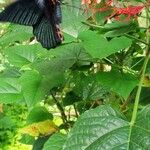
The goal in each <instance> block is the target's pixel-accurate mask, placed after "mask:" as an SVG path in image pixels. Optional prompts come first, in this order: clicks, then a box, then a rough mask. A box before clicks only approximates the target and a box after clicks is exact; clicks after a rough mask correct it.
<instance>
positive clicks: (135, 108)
mask: <svg viewBox="0 0 150 150" xmlns="http://www.w3.org/2000/svg"><path fill="white" fill-rule="evenodd" d="M149 54H150V47H149V46H148V52H147V54H146V57H145V61H144V63H143V70H142V74H141V79H140V82H139V86H138V90H137V94H136V97H135V103H134V108H133V114H132V119H131V126H133V125H134V123H135V121H136V116H137V111H138V104H139V100H140V95H141V90H142V82H143V80H144V75H145V71H146V68H147V64H148V61H149V58H150V55H149Z"/></svg>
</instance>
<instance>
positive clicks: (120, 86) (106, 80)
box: [96, 71, 138, 99]
mask: <svg viewBox="0 0 150 150" xmlns="http://www.w3.org/2000/svg"><path fill="white" fill-rule="evenodd" d="M96 76H97V81H98V82H99V83H101V84H102V85H104V86H106V87H109V88H110V89H111V90H112V91H114V92H116V93H118V94H119V95H120V96H122V97H123V98H125V99H126V98H127V97H128V96H129V94H130V92H131V91H132V90H133V88H134V87H136V86H137V84H138V80H137V79H136V78H135V77H134V76H133V75H132V74H128V73H120V72H118V71H111V72H99V73H97V75H96Z"/></svg>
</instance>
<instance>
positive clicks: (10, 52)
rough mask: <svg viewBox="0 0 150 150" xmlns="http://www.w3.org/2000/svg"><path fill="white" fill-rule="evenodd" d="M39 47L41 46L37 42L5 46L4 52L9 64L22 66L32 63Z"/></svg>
mask: <svg viewBox="0 0 150 150" xmlns="http://www.w3.org/2000/svg"><path fill="white" fill-rule="evenodd" d="M41 49H42V47H41V46H40V45H39V44H34V45H19V46H12V47H8V48H6V49H5V50H4V53H5V54H6V55H7V56H8V61H9V62H10V63H11V64H13V65H15V66H16V67H22V66H24V65H28V64H30V63H33V62H34V61H35V60H36V59H37V55H38V52H39V51H40V50H41Z"/></svg>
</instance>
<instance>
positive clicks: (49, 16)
mask: <svg viewBox="0 0 150 150" xmlns="http://www.w3.org/2000/svg"><path fill="white" fill-rule="evenodd" d="M0 22H11V23H16V24H20V25H26V26H32V27H33V34H34V35H35V37H36V39H37V41H38V42H40V43H41V45H42V46H43V47H44V48H46V49H50V48H55V47H57V46H58V45H60V44H61V43H62V41H63V35H62V32H61V30H60V23H61V22H62V13H61V0H17V1H15V2H13V3H11V4H10V5H8V6H6V8H5V9H4V10H3V11H2V12H1V13H0Z"/></svg>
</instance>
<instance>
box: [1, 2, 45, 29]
mask: <svg viewBox="0 0 150 150" xmlns="http://www.w3.org/2000/svg"><path fill="white" fill-rule="evenodd" d="M42 13H43V12H42V10H41V9H40V8H39V7H38V5H37V4H36V3H35V1H34V0H17V1H16V2H13V3H12V4H10V5H9V6H7V7H6V8H5V10H4V11H2V12H1V13H0V22H12V23H17V24H21V25H29V26H30V25H34V24H36V23H37V21H38V20H39V18H40V17H41V16H42Z"/></svg>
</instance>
